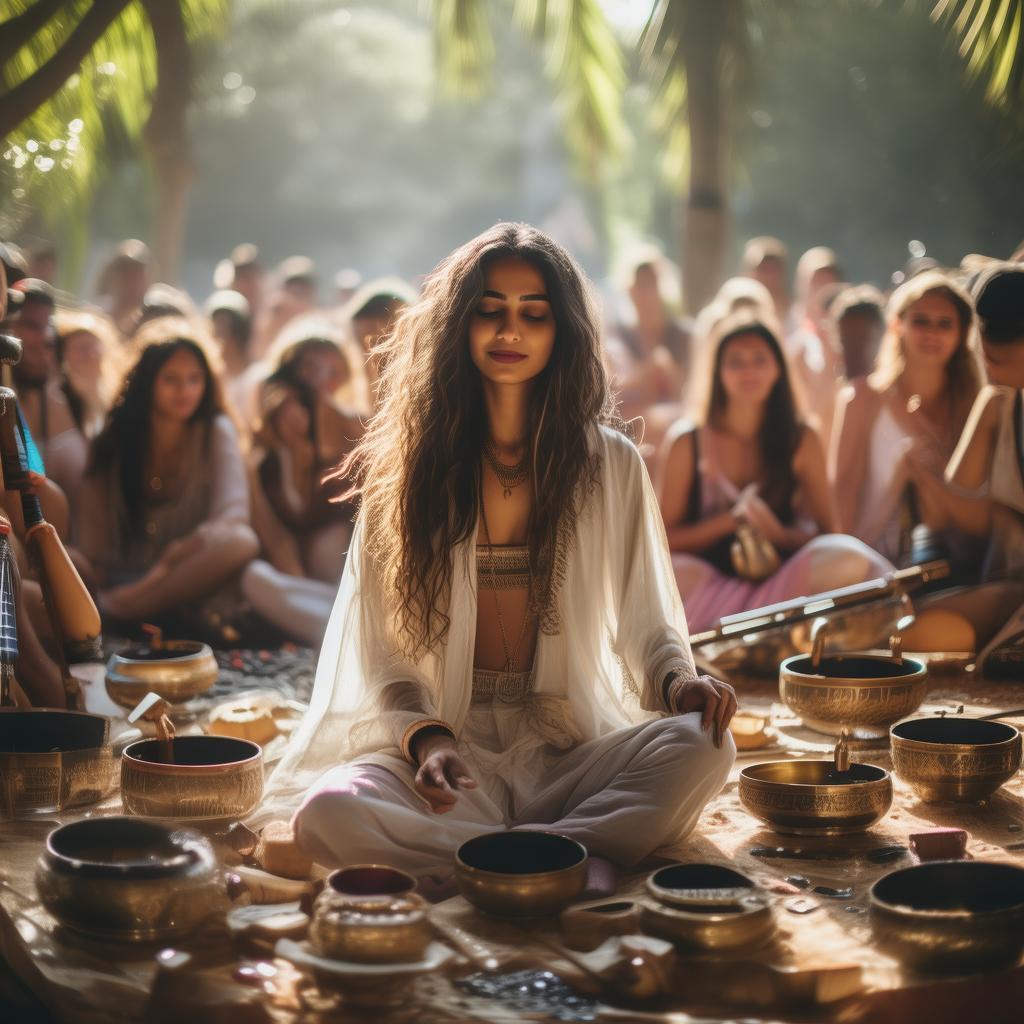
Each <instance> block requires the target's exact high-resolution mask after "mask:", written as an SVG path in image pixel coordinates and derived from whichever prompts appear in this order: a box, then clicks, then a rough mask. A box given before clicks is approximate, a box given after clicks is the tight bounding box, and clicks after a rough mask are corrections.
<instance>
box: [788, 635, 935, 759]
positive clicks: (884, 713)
mask: <svg viewBox="0 0 1024 1024" xmlns="http://www.w3.org/2000/svg"><path fill="white" fill-rule="evenodd" d="M912 622H913V618H912V617H911V616H909V615H908V616H905V617H904V618H902V619H901V620H900V622H899V624H898V626H897V630H898V631H897V632H896V633H894V634H893V636H892V637H891V638H890V653H889V654H888V655H884V654H862V653H851V654H826V653H825V632H826V630H827V628H828V620H827V619H817V620H815V623H814V626H813V627H812V631H811V635H812V638H813V650H812V652H811V653H810V654H809V655H807V654H801V655H798V656H797V657H795V658H787V659H786V660H785V661H784V662H783V663H782V665H781V666H780V667H779V696H780V697H781V699H782V701H783V703H784V704H785V705H786V706H787V707H788V708H789V709H790V710H791V711H792V712H793V713H794V714H797V715H799V716H800V718H801V719H803V722H804V724H805V725H807V726H809V727H810V728H812V729H816V730H817V731H819V732H824V733H828V734H830V735H833V736H838V735H839V734H840V733H841V732H843V731H844V730H849V732H850V733H851V735H852V736H854V737H857V738H859V739H879V738H881V737H884V736H887V735H888V730H889V726H890V725H892V723H893V722H896V721H898V720H899V719H901V718H906V716H907V715H910V714H913V713H914V712H915V711H916V710H917V709H918V708H919V707H920V706H921V702H922V701H923V700H924V698H925V696H926V694H927V692H928V670H927V668H926V667H925V665H924V663H923V662H921V661H918V660H917V659H916V658H905V657H903V654H902V641H901V639H900V633H899V630H903V629H906V628H908V627H909V626H910V624H911V623H912Z"/></svg>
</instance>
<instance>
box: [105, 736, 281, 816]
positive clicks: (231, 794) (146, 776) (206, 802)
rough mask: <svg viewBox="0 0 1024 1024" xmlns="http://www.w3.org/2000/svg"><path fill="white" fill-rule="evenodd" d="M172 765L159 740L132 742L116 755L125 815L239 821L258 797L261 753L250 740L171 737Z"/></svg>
mask: <svg viewBox="0 0 1024 1024" xmlns="http://www.w3.org/2000/svg"><path fill="white" fill-rule="evenodd" d="M171 743H172V745H173V752H174V759H173V760H174V763H173V764H170V763H168V762H167V761H165V760H164V747H163V743H162V741H161V740H154V739H147V740H136V741H135V742H134V743H129V744H128V746H127V747H125V749H124V754H123V755H122V756H121V803H122V804H123V805H124V810H125V813H127V814H138V815H142V816H143V817H147V818H175V819H194V820H197V821H198V820H200V819H208V820H219V819H228V818H244V817H245V816H246V815H247V814H249V813H250V812H251V811H252V810H253V809H254V808H255V807H256V805H257V804H258V803H259V802H260V798H261V797H262V796H263V751H262V749H261V748H260V746H259V744H257V743H253V742H252V740H240V739H235V738H233V737H227V736H175V737H174V739H173V740H172V741H171Z"/></svg>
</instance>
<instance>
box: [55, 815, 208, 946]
mask: <svg viewBox="0 0 1024 1024" xmlns="http://www.w3.org/2000/svg"><path fill="white" fill-rule="evenodd" d="M36 888H37V890H38V891H39V898H40V900H41V901H42V904H43V906H44V907H45V908H46V909H47V910H48V911H49V912H50V913H51V914H52V915H53V916H54V917H55V918H56V919H57V920H58V921H59V922H60V923H61V924H62V925H64V926H65V927H67V928H70V929H72V930H74V931H79V932H86V933H88V934H90V935H93V936H98V937H101V938H106V939H111V940H114V941H121V942H156V941H160V942H165V941H168V940H172V939H178V938H180V937H181V936H183V935H187V934H188V933H189V932H191V931H192V930H194V929H195V928H196V926H197V925H199V924H200V923H201V922H202V921H204V920H205V919H206V918H208V917H209V916H210V915H211V914H212V913H215V912H216V911H217V910H218V909H220V908H222V907H223V908H225V909H226V896H225V894H224V890H223V886H222V884H221V878H220V872H219V870H218V868H217V862H216V859H215V857H214V854H213V848H212V847H211V846H210V843H209V842H208V841H207V840H206V839H204V838H203V837H202V836H200V835H197V834H196V833H194V832H190V831H188V830H186V829H178V830H172V829H170V828H167V827H165V826H163V825H159V824H157V823H155V822H150V821H140V820H139V819H137V818H125V817H112V818H87V819H84V820H82V821H76V822H73V823H72V824H70V825H64V826H62V827H61V828H58V829H56V830H54V831H53V832H51V833H50V835H49V837H48V838H47V840H46V850H45V852H44V853H43V855H42V857H41V858H40V859H39V864H38V866H37V868H36Z"/></svg>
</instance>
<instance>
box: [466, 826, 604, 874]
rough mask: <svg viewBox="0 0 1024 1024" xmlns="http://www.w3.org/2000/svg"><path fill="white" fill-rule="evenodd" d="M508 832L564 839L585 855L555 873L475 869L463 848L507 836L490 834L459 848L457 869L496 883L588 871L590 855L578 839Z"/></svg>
mask: <svg viewBox="0 0 1024 1024" xmlns="http://www.w3.org/2000/svg"><path fill="white" fill-rule="evenodd" d="M508 831H510V832H521V833H531V834H532V835H543V836H554V837H556V838H557V839H562V840H564V841H565V842H567V843H572V844H573V846H575V847H576V848H577V850H579V852H581V853H582V854H583V856H582V857H581V858H580V859H579V860H578V861H577V862H576V863H575V864H569V865H568V866H566V867H564V868H556V869H555V870H553V871H525V872H517V873H515V874H512V873H510V872H507V871H488V870H487V868H477V867H474V866H473V865H472V864H467V863H466V862H465V861H464V860H463V859H462V850H463V847H465V846H466V845H467V843H472V842H476V840H478V839H486V838H489V837H490V836H493V835H503V834H505V833H501V832H489V833H484V834H483V835H480V836H473V838H472V839H467V840H466V842H464V843H462V844H461V845H460V846H459V848H458V849H457V850H456V851H455V866H456V868H457V869H458V870H459V871H461V872H464V873H465V874H467V875H468V876H470V877H474V876H477V877H479V878H481V879H484V880H487V879H492V880H495V881H496V880H498V879H503V880H504V879H509V880H511V879H524V878H529V879H533V880H541V879H548V878H558V877H560V876H562V875H569V874H572V873H573V872H576V871H580V870H581V869H584V870H585V869H586V865H587V860H588V859H589V857H590V854H589V853H588V852H587V848H586V847H585V846H584V845H583V844H582V843H581V842H579V841H578V840H576V839H571V838H570V837H569V836H566V835H562V833H561V832H550V831H548V830H546V829H545V830H542V829H509V830H508Z"/></svg>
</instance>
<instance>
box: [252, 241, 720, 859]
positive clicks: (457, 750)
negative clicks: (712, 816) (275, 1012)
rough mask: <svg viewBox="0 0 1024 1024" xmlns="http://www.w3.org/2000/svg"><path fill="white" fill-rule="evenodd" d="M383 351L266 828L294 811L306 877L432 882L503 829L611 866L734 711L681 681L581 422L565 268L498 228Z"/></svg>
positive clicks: (569, 263)
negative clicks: (315, 870) (345, 874)
mask: <svg viewBox="0 0 1024 1024" xmlns="http://www.w3.org/2000/svg"><path fill="white" fill-rule="evenodd" d="M385 344H386V346H387V349H386V358H385V359H384V360H383V365H384V367H385V369H384V372H383V376H382V378H381V381H380V391H379V401H380V404H379V407H378V411H377V413H376V415H375V416H374V418H373V420H372V421H371V424H370V426H369V429H368V432H367V434H366V436H365V437H364V439H363V441H362V443H361V444H360V446H359V448H358V449H357V450H356V452H355V453H354V455H353V457H352V458H351V459H350V460H349V461H348V462H347V463H346V465H345V467H344V471H345V472H349V473H351V472H356V473H357V474H358V475H357V479H358V481H359V487H360V495H361V506H360V513H359V517H358V520H357V523H356V528H355V534H354V537H353V541H352V547H351V550H350V551H349V557H348V561H347V562H346V566H345V572H344V575H343V577H342V584H341V588H340V590H339V593H338V599H337V602H336V604H335V607H334V611H333V613H332V615H331V621H330V624H329V626H328V629H327V637H326V639H325V642H324V647H323V649H322V651H321V655H320V662H319V666H318V669H317V679H316V686H315V689H314V694H313V699H312V702H311V705H310V710H309V712H308V713H307V716H306V718H305V719H304V721H303V723H302V725H301V726H300V728H299V729H298V730H297V733H296V735H295V737H294V738H293V740H292V742H291V745H290V747H289V749H288V751H287V753H286V754H285V757H284V759H283V761H282V764H281V765H280V767H279V768H278V769H277V771H276V772H275V774H274V776H273V777H272V779H271V780H270V783H269V791H268V800H267V803H266V805H265V807H264V809H263V810H264V814H269V815H274V816H276V815H279V814H280V813H281V811H282V810H283V809H285V808H289V807H290V808H292V809H294V807H295V804H296V802H297V801H298V800H300V799H302V798H303V796H304V801H303V803H302V806H301V808H300V809H299V811H298V813H297V814H296V815H295V818H294V825H295V830H296V835H297V839H298V842H299V843H300V844H301V845H302V846H303V847H304V848H305V849H306V850H308V851H309V853H310V854H312V855H313V857H314V858H315V859H316V860H317V861H318V862H319V863H321V864H324V865H337V864H345V863H359V862H365V861H377V862H383V863H388V864H394V865H397V866H399V867H402V868H405V869H406V870H409V871H411V872H413V873H415V874H417V875H428V874H435V875H436V874H442V875H443V874H450V872H451V870H452V864H453V853H454V851H455V849H456V848H457V847H458V846H459V845H460V844H461V843H462V842H463V841H464V840H466V839H469V838H470V837H472V836H475V835H479V834H481V833H484V832H488V831H499V830H503V829H506V828H508V827H510V826H521V827H524V828H543V829H551V830H554V831H556V832H560V833H564V834H566V835H569V836H572V837H573V838H575V839H577V840H579V841H581V842H582V843H583V844H584V845H586V846H587V848H588V849H589V850H590V851H591V853H592V854H595V855H597V857H598V858H607V859H610V860H612V861H616V862H619V863H623V864H632V863H634V862H636V861H638V860H639V859H640V858H642V857H643V856H645V855H646V854H647V853H649V852H650V851H651V850H652V849H654V848H655V847H657V846H659V845H660V844H662V843H666V842H670V841H672V840H675V839H677V838H678V837H680V836H681V835H683V834H685V833H686V832H687V831H689V830H690V829H692V828H693V826H694V824H695V822H696V820H697V817H698V815H699V813H700V810H701V808H702V807H703V805H704V803H705V802H706V801H707V800H708V799H709V798H710V797H711V796H712V795H713V794H714V793H716V792H717V791H718V789H719V788H720V787H721V785H722V783H723V782H724V781H725V778H726V775H727V773H728V770H729V767H730V765H731V764H732V760H733V756H734V745H733V742H732V739H731V736H730V735H729V734H728V732H727V730H726V726H727V725H728V722H729V720H730V718H731V716H732V714H733V712H734V710H735V706H736V705H735V696H734V694H733V693H732V690H731V688H730V687H728V686H726V685H725V684H722V683H719V682H717V681H715V680H713V679H710V678H709V677H706V676H703V677H699V676H698V675H697V673H696V671H695V669H694V665H693V660H692V657H691V654H690V649H689V645H688V642H687V628H686V619H685V616H684V614H683V608H682V604H681V602H680V600H679V594H678V591H677V590H676V588H675V585H674V581H673V578H672V568H671V564H670V562H669V557H668V551H667V549H666V548H665V542H664V533H663V531H662V528H661V523H660V522H659V520H658V511H657V505H656V504H655V501H654V496H653V492H652V491H651V488H650V484H649V481H648V479H647V475H646V472H645V470H644V466H643V463H642V461H641V459H640V456H639V454H638V452H637V451H636V449H635V447H634V446H633V444H632V443H631V442H630V441H629V440H627V439H626V438H625V437H624V436H623V435H621V434H620V433H618V432H616V431H615V430H614V429H612V428H611V427H609V426H607V425H605V424H606V423H607V420H608V414H609V411H610V408H611V405H610V401H609V395H608V390H607V385H606V379H605V373H604V369H603V366H602V362H601V347H600V340H599V336H598V329H597V323H596V318H595V315H594V311H593V307H592V305H591V301H590V298H589V295H588V289H587V285H586V283H585V280H584V278H583V275H582V273H581V271H580V270H579V269H578V267H577V266H576V264H575V263H574V261H573V260H572V258H571V257H570V256H569V254H568V253H567V252H565V250H563V249H562V248H561V247H559V246H558V245H557V244H556V243H554V242H553V241H551V239H549V238H548V237H547V236H545V235H543V234H541V233H540V232H538V231H536V230H535V229H533V228H530V227H527V226H525V225H517V224H500V225H497V226H496V227H494V228H492V229H491V230H489V231H487V232H485V233H484V234H482V235H480V236H479V237H478V238H475V239H473V240H472V241H471V242H468V243H467V244H466V245H464V246H462V247H461V248H460V249H458V250H456V251H455V252H454V253H453V254H452V255H450V256H449V257H448V258H447V259H445V260H444V261H443V262H442V263H441V264H440V265H439V266H438V267H437V269H436V270H435V271H434V272H433V274H432V275H431V277H430V278H429V279H428V281H427V284H426V288H425V290H424V293H423V296H422V298H421V299H420V300H419V301H418V302H417V303H416V304H415V305H414V306H412V307H411V308H410V309H409V310H408V311H407V312H405V313H404V314H403V315H402V316H401V318H400V319H399V321H398V323H397V325H396V327H395V330H394V332H393V334H392V335H391V337H390V338H389V339H388V341H387V342H386V343H385ZM432 814H433V815H438V817H434V816H432Z"/></svg>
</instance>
